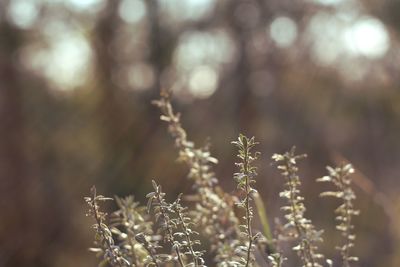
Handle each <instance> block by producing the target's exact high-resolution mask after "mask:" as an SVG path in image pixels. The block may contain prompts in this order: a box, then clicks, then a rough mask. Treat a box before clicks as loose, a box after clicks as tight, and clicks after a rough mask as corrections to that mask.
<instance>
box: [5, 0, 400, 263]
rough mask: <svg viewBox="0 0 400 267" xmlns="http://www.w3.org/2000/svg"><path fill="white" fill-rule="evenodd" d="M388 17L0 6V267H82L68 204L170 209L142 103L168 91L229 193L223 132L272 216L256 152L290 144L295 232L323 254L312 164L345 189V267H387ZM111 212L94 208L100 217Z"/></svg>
mask: <svg viewBox="0 0 400 267" xmlns="http://www.w3.org/2000/svg"><path fill="white" fill-rule="evenodd" d="M399 14H400V1H398V0H387V1H383V0H304V1H300V0H299V1H290V0H268V1H267V0H218V1H217V0H108V1H106V0H1V1H0V181H1V184H0V211H1V215H0V266H38V267H39V266H43V267H47V266H60V267H61V266H96V262H97V260H96V259H95V257H94V255H92V253H90V252H88V251H87V248H88V247H89V246H91V244H92V236H93V232H92V230H91V229H90V224H91V220H90V219H89V218H86V217H85V209H86V207H85V204H84V202H83V197H84V196H86V195H88V194H89V189H90V187H91V186H92V185H93V184H95V185H96V186H97V187H98V191H99V192H101V193H102V194H104V195H107V196H113V195H114V194H115V195H120V196H124V195H128V194H135V196H136V199H138V200H141V201H144V196H145V195H146V192H147V191H148V190H150V182H149V181H150V179H157V180H158V181H159V182H160V183H161V184H163V185H164V189H165V190H166V191H168V193H169V194H170V196H171V198H174V196H176V194H177V193H178V192H181V191H183V192H190V191H191V185H190V183H189V182H188V181H186V178H185V176H186V174H187V169H186V168H185V167H184V166H181V165H180V164H178V163H176V160H175V158H176V150H175V148H174V145H173V141H172V139H171V138H170V137H169V136H168V134H167V131H166V127H165V124H164V123H163V122H160V121H159V112H158V110H157V109H156V107H154V106H152V105H151V104H150V101H151V100H152V99H155V98H157V96H158V93H159V90H160V88H171V89H172V91H173V92H174V104H175V106H176V109H177V110H179V111H180V112H182V113H183V117H182V119H183V123H184V126H185V127H186V128H187V129H188V132H189V135H190V137H191V139H192V140H194V141H196V142H197V144H198V145H202V144H204V143H205V142H206V141H207V139H208V138H210V140H211V143H212V152H213V154H214V155H215V156H216V157H217V158H219V160H220V164H219V165H217V166H216V169H215V170H216V173H217V175H218V177H219V178H220V179H221V184H222V186H223V187H224V188H225V189H226V190H227V191H228V192H233V191H234V189H235V186H234V185H233V181H232V174H233V172H234V170H235V169H234V164H233V163H234V161H235V156H234V155H235V149H234V147H233V146H232V145H231V144H230V141H232V140H234V139H236V137H237V135H238V133H239V132H243V133H245V134H247V135H255V136H256V138H257V139H258V141H259V142H261V144H260V145H259V146H258V150H259V151H261V152H262V157H261V160H260V161H259V162H258V165H259V174H260V176H259V179H258V183H257V188H258V189H259V191H260V192H261V194H262V195H263V196H264V200H265V202H266V205H267V210H268V212H269V214H270V217H271V218H273V217H275V216H279V215H280V211H279V206H280V205H281V204H282V202H281V200H280V199H279V197H278V192H279V191H280V190H281V189H282V178H280V177H279V175H278V172H276V171H275V170H274V167H273V166H271V160H270V157H271V155H272V154H273V153H274V152H280V153H281V152H284V151H285V150H287V149H289V148H290V147H291V146H292V145H296V146H297V148H298V151H299V153H307V154H308V155H309V157H308V159H307V160H304V161H303V163H302V164H301V165H300V166H301V167H302V170H301V174H302V178H303V181H304V183H303V188H304V194H305V195H306V203H307V204H308V206H309V210H308V213H307V215H308V217H311V218H312V219H313V221H314V222H315V224H316V225H317V226H318V227H319V228H322V227H324V228H327V230H326V233H325V240H326V241H327V247H324V248H323V250H324V251H325V253H326V254H327V255H328V256H329V257H334V256H333V255H334V254H333V253H332V249H331V247H330V246H332V245H333V244H334V243H335V242H336V241H337V239H338V237H337V234H336V233H335V231H334V229H333V226H332V222H333V215H332V212H331V211H332V210H333V209H334V207H335V206H336V205H337V203H336V202H335V201H334V200H330V199H324V200H319V198H318V193H319V192H320V191H321V190H325V189H327V187H324V185H320V184H316V183H315V182H314V180H315V178H317V177H320V176H322V175H324V174H325V173H326V172H325V166H326V165H335V163H340V162H341V161H345V160H349V161H351V162H352V163H353V164H354V166H355V168H356V169H358V170H359V171H360V172H359V173H358V174H357V179H356V182H357V187H356V193H357V194H358V199H357V205H358V207H359V208H360V209H361V210H362V213H361V215H360V216H359V217H358V218H357V219H356V222H355V224H356V225H357V228H356V229H357V242H356V244H357V247H356V249H355V251H356V252H355V254H356V255H357V256H359V257H360V259H361V261H360V263H359V266H364V267H372V266H391V267H398V266H400V223H399V220H400V216H399V212H398V211H399V207H400V197H399V189H400V187H399V186H400V182H399V173H400V165H399V164H398V163H399V159H400V139H399V136H400V88H399V87H400V75H399V71H400V49H399V48H400V47H399V46H400V44H399V41H400V36H399V34H400V16H399ZM112 208H113V207H112V206H111V207H110V209H111V210H112Z"/></svg>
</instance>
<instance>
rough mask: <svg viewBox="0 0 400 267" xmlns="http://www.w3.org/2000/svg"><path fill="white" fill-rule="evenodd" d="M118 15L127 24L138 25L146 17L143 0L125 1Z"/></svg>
mask: <svg viewBox="0 0 400 267" xmlns="http://www.w3.org/2000/svg"><path fill="white" fill-rule="evenodd" d="M118 14H119V15H120V17H121V18H122V19H123V20H124V21H125V22H127V23H137V22H139V21H140V20H142V19H143V17H144V16H145V15H146V6H145V4H144V3H143V1H141V0H124V1H122V2H121V3H120V5H119V7H118Z"/></svg>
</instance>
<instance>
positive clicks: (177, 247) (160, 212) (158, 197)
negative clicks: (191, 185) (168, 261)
mask: <svg viewBox="0 0 400 267" xmlns="http://www.w3.org/2000/svg"><path fill="white" fill-rule="evenodd" d="M152 184H153V188H154V192H150V193H149V194H147V198H148V204H147V207H148V211H150V209H153V210H154V213H155V218H156V221H157V222H159V223H160V230H161V231H163V232H164V239H165V241H167V242H169V243H170V244H171V246H172V249H173V250H174V251H175V253H176V260H177V261H178V263H179V265H180V266H181V267H184V266H185V263H184V259H183V255H182V252H181V244H180V243H179V241H178V240H176V238H175V235H174V232H175V231H176V228H177V224H176V223H175V222H174V220H173V219H171V216H170V214H171V213H173V210H172V207H171V204H169V203H167V202H166V200H165V193H163V192H162V190H161V185H157V183H156V182H155V181H154V180H153V181H152Z"/></svg>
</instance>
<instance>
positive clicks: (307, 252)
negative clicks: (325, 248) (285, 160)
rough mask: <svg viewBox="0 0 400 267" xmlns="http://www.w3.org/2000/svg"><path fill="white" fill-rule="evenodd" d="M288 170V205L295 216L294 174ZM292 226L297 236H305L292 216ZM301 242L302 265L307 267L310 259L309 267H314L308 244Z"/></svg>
mask: <svg viewBox="0 0 400 267" xmlns="http://www.w3.org/2000/svg"><path fill="white" fill-rule="evenodd" d="M290 169H291V167H289V166H288V170H289V176H288V178H289V180H290V182H289V187H290V200H291V201H290V205H291V207H292V209H293V212H294V214H296V213H297V206H296V205H295V203H296V201H295V198H296V197H297V194H296V190H297V189H296V188H295V187H294V186H293V182H294V181H293V177H294V176H295V175H296V174H295V173H293V172H292V171H290ZM294 224H295V227H296V231H297V233H298V234H299V236H304V235H305V231H304V230H303V227H302V226H301V224H300V222H299V220H298V219H297V216H294ZM302 242H304V244H305V246H306V250H302V251H301V253H302V254H303V259H304V262H303V263H304V265H305V266H307V264H308V263H307V261H306V259H310V263H311V266H312V267H314V265H315V262H314V257H313V255H312V253H311V251H310V250H311V248H310V244H309V243H308V242H307V241H305V240H303V241H302Z"/></svg>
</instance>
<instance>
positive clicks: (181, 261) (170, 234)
mask: <svg viewBox="0 0 400 267" xmlns="http://www.w3.org/2000/svg"><path fill="white" fill-rule="evenodd" d="M157 200H158V201H159V203H162V201H163V199H162V198H161V195H160V194H157ZM160 212H161V214H162V216H163V218H164V220H167V218H168V216H167V211H166V210H165V207H164V206H162V205H160ZM166 227H167V233H168V239H169V240H170V241H171V243H174V242H175V241H174V234H173V231H172V229H171V226H170V223H169V222H166ZM175 252H176V255H177V257H178V262H179V265H180V266H181V267H184V266H185V263H184V262H183V259H182V254H181V251H180V249H179V246H176V247H175Z"/></svg>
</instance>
